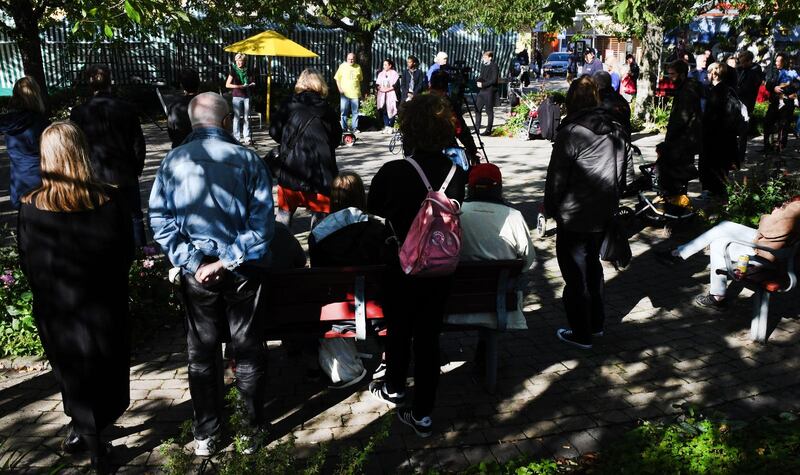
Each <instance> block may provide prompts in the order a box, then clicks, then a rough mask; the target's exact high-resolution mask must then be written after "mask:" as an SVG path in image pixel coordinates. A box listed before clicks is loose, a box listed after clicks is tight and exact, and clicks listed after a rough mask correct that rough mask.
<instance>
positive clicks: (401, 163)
mask: <svg viewBox="0 0 800 475" xmlns="http://www.w3.org/2000/svg"><path fill="white" fill-rule="evenodd" d="M409 152H412V150H411V149H409V148H407V149H406V153H409ZM414 159H415V160H416V161H417V163H419V166H420V167H421V168H422V171H424V172H425V176H426V177H427V178H428V181H429V182H430V184H431V187H433V189H435V190H438V189H439V187H440V186H442V183H444V179H445V177H447V174H448V173H449V172H450V166H451V165H452V164H453V162H451V161H450V159H449V158H447V157H446V156H445V155H444V154H442V153H424V154H419V153H418V154H414ZM466 183H467V173H466V172H465V171H464V170H463V169H461V168H460V167H456V173H455V176H453V179H452V180H450V184H449V185H448V186H447V189H446V190H445V194H447V196H448V197H450V198H452V199H454V200H457V201H458V202H463V201H464V186H465V185H466ZM427 194H428V190H427V189H426V188H425V185H424V184H423V183H422V179H421V178H420V177H419V174H417V171H416V170H415V169H414V167H413V166H412V165H411V164H410V163H406V160H403V159H401V160H392V161H391V162H387V163H385V164H384V165H383V166H382V167H381V169H380V170H378V173H376V174H375V176H374V177H373V178H372V183H371V184H370V187H369V197H368V198H367V206H368V207H369V213H370V214H374V215H376V216H380V217H382V218H385V219H386V220H387V221H389V222H390V223H391V225H392V229H394V232H395V234H396V235H397V238H398V239H399V240H400V242H402V241H403V240H405V238H406V235H407V234H408V230H409V228H410V227H411V222H412V221H414V217H415V216H416V215H417V212H418V211H419V208H420V206H421V205H422V200H424V199H425V196H426V195H427Z"/></svg>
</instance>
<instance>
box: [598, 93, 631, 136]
mask: <svg viewBox="0 0 800 475" xmlns="http://www.w3.org/2000/svg"><path fill="white" fill-rule="evenodd" d="M600 107H602V108H603V109H605V110H606V111H607V112H608V113H609V114H610V115H611V116H612V117H614V119H615V120H616V121H617V122H619V123H620V124H622V125H623V127H625V132H626V134H627V138H628V140H630V137H631V106H630V104H628V101H626V100H625V98H624V97H622V95H621V94H620V93H618V92H617V91H615V90H613V89H611V88H608V89H603V90H602V91H600Z"/></svg>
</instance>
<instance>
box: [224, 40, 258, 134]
mask: <svg viewBox="0 0 800 475" xmlns="http://www.w3.org/2000/svg"><path fill="white" fill-rule="evenodd" d="M254 77H255V76H254V74H253V72H252V71H250V69H248V68H247V55H246V54H243V53H236V56H234V58H233V64H232V65H231V69H230V71H229V72H228V80H227V81H225V87H226V88H228V89H230V90H231V94H232V95H233V99H232V104H233V138H235V139H236V140H238V141H239V142H241V143H242V145H250V144H251V143H253V140H252V138H251V137H250V88H251V87H253V86H255V85H256V83H255V81H254Z"/></svg>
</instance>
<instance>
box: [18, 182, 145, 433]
mask: <svg viewBox="0 0 800 475" xmlns="http://www.w3.org/2000/svg"><path fill="white" fill-rule="evenodd" d="M109 193H111V194H112V200H111V201H109V202H107V203H105V204H103V205H102V206H100V207H98V208H96V209H93V210H87V211H78V212H72V213H59V212H52V211H42V210H39V209H37V208H36V207H35V206H34V205H33V204H23V205H22V207H21V209H20V214H19V228H18V231H19V234H18V237H19V240H18V243H19V252H20V262H21V263H22V270H23V271H24V273H25V276H26V277H27V278H28V281H29V282H30V285H31V290H32V291H33V317H34V319H35V321H36V327H37V328H38V330H39V336H40V337H41V339H42V345H43V346H44V350H45V353H46V354H47V358H48V360H49V361H50V364H51V365H52V367H53V370H54V371H53V373H54V374H55V376H56V378H57V379H58V382H59V386H60V388H61V395H62V397H63V399H64V410H65V412H66V413H67V414H69V415H70V416H71V417H72V421H73V423H74V424H75V428H76V430H77V431H78V433H81V434H96V433H97V432H98V431H101V430H103V429H104V428H106V427H107V426H108V425H110V424H111V423H113V422H114V420H115V419H116V418H117V417H119V416H120V415H121V414H122V413H123V412H124V411H125V409H126V408H127V407H128V402H129V375H130V373H129V371H130V370H129V367H130V364H129V363H130V341H129V339H130V322H129V317H128V271H129V269H130V266H131V261H132V259H133V255H132V254H133V231H132V228H131V226H132V225H131V219H130V214H129V213H128V210H127V208H126V206H125V205H124V203H122V202H121V200H120V199H119V197H118V196H116V193H115V192H114V191H110V192H109Z"/></svg>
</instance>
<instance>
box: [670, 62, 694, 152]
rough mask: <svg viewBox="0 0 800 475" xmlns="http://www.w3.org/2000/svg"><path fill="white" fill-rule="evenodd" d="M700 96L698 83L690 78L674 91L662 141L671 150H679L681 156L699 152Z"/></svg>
mask: <svg viewBox="0 0 800 475" xmlns="http://www.w3.org/2000/svg"><path fill="white" fill-rule="evenodd" d="M702 95H703V93H702V89H701V86H700V83H698V82H697V81H696V80H694V79H692V78H687V79H686V80H684V81H683V83H681V84H680V85H679V86H678V87H677V88H676V89H675V96H674V97H673V99H672V112H671V113H670V114H669V122H667V134H666V136H665V137H664V141H665V142H666V143H667V144H669V147H670V148H672V149H673V150H676V151H677V150H680V151H681V152H680V153H681V154H683V155H694V154H696V153H698V152H699V151H700V138H701V134H702V132H703V126H702V115H703V112H702V110H701V109H700V97H702Z"/></svg>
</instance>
